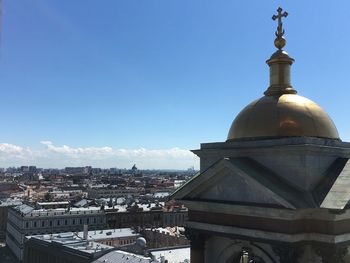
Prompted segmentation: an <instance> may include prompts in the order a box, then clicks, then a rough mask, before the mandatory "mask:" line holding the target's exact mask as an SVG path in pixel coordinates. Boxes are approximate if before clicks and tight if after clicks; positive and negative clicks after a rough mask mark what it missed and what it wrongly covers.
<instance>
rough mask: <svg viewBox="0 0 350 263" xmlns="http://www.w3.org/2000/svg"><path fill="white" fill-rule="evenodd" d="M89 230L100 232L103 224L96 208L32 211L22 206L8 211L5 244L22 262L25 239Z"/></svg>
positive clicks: (101, 213) (104, 222) (104, 221)
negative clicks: (87, 227) (85, 225)
mask: <svg viewBox="0 0 350 263" xmlns="http://www.w3.org/2000/svg"><path fill="white" fill-rule="evenodd" d="M84 224H87V225H89V228H90V229H92V230H93V229H103V228H104V227H105V224H106V217H105V212H104V210H101V209H100V208H99V207H89V208H70V209H65V208H57V209H34V208H33V207H31V206H29V205H26V204H23V205H19V206H16V207H13V208H11V209H9V211H8V220H7V232H6V244H7V246H8V247H9V248H10V249H11V251H12V252H13V253H14V255H15V256H16V257H17V259H18V260H20V261H22V260H23V251H24V242H25V236H30V235H40V234H51V233H60V232H68V231H81V230H83V225H84Z"/></svg>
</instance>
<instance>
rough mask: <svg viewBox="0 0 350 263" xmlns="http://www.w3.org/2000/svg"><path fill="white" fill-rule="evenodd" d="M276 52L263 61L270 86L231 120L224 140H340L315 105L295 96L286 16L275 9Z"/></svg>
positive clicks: (329, 122)
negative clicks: (285, 47) (299, 138)
mask: <svg viewBox="0 0 350 263" xmlns="http://www.w3.org/2000/svg"><path fill="white" fill-rule="evenodd" d="M277 12H278V13H277V15H274V16H273V17H272V19H273V20H278V26H277V30H276V32H275V35H276V39H275V41H274V44H275V47H276V48H277V51H276V52H275V53H274V54H272V56H271V57H270V59H268V60H267V61H266V63H267V64H268V66H269V67H270V86H269V87H268V88H267V90H266V91H265V92H264V95H265V96H263V97H261V98H259V99H257V100H255V101H253V102H252V103H250V104H249V105H248V106H246V107H245V108H244V109H243V110H242V111H241V112H240V113H239V114H238V116H237V117H236V118H235V120H234V121H233V123H232V125H231V128H230V131H229V134H228V137H227V141H232V140H249V139H271V138H283V137H318V138H327V139H335V140H339V135H338V131H337V128H336V127H335V125H334V123H333V121H332V119H331V118H330V117H329V116H328V114H327V113H326V112H325V111H324V110H323V109H322V108H321V107H320V106H318V105H317V104H316V103H315V102H313V101H311V100H309V99H307V98H305V97H302V96H299V95H297V91H296V90H295V89H294V88H293V87H292V84H291V77H290V69H291V65H292V64H293V62H294V59H293V58H291V57H290V56H289V55H288V53H287V52H286V51H284V50H283V48H284V46H285V44H286V40H285V38H284V33H285V31H284V29H283V24H282V18H283V17H287V16H288V13H287V12H283V10H282V8H278V9H277Z"/></svg>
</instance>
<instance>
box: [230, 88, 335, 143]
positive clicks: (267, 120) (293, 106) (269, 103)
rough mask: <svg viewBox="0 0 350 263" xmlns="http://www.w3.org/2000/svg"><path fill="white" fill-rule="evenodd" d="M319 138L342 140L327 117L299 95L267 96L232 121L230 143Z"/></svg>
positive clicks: (254, 102) (311, 102)
mask: <svg viewBox="0 0 350 263" xmlns="http://www.w3.org/2000/svg"><path fill="white" fill-rule="evenodd" d="M300 136H302V137H319V138H329V139H339V135H338V131H337V129H336V127H335V125H334V123H333V121H332V120H331V118H330V117H329V116H328V114H327V113H326V112H325V111H324V110H323V109H322V108H321V107H320V106H318V105H317V104H316V103H315V102H313V101H311V100H309V99H307V98H304V97H302V96H299V95H296V94H282V95H280V96H264V97H262V98H260V99H258V100H256V101H253V102H252V103H250V104H249V105H248V106H247V107H245V108H244V109H243V110H242V111H241V112H240V113H239V114H238V116H237V117H236V119H235V120H234V121H233V123H232V125H231V128H230V131H229V134H228V137H227V140H228V141H229V140H235V139H257V138H261V139H263V138H279V137H300Z"/></svg>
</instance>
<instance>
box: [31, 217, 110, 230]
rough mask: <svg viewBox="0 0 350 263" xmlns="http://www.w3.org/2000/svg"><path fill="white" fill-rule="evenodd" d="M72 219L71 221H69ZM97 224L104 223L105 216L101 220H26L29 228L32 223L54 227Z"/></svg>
mask: <svg viewBox="0 0 350 263" xmlns="http://www.w3.org/2000/svg"><path fill="white" fill-rule="evenodd" d="M69 221H70V222H69ZM92 223H93V224H96V223H103V218H102V217H100V218H99V220H98V219H97V218H96V217H94V218H93V219H92V218H86V219H84V218H80V219H71V220H68V219H56V220H46V221H44V220H41V221H32V224H30V222H26V224H25V227H26V228H29V226H30V225H32V226H33V227H52V226H61V225H65V226H67V225H77V224H79V225H82V224H92Z"/></svg>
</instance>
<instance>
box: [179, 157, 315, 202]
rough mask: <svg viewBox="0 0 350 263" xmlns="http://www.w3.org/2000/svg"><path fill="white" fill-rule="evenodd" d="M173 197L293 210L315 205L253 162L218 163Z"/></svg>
mask: <svg viewBox="0 0 350 263" xmlns="http://www.w3.org/2000/svg"><path fill="white" fill-rule="evenodd" d="M173 197H174V198H175V199H185V200H203V201H205V200H207V201H215V202H225V203H239V204H251V205H259V206H268V207H271V206H272V207H273V206H274V207H285V208H290V209H294V208H298V207H309V206H314V205H315V204H314V202H313V199H312V196H311V194H308V193H303V192H301V191H299V190H298V189H295V188H294V187H292V186H290V185H288V183H287V182H285V181H283V180H282V179H281V178H279V177H278V176H276V175H275V174H273V173H272V172H271V171H269V170H268V169H267V168H266V167H263V166H262V165H260V164H259V163H257V162H255V161H254V160H252V159H250V158H232V159H222V160H220V161H218V162H216V163H215V164H214V165H212V166H211V167H209V168H208V169H207V170H206V171H204V172H203V173H201V174H199V175H197V176H196V177H194V178H193V179H192V180H191V181H189V182H188V183H187V184H186V185H184V186H183V187H181V189H179V190H178V191H176V192H175V193H174V194H173Z"/></svg>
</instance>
